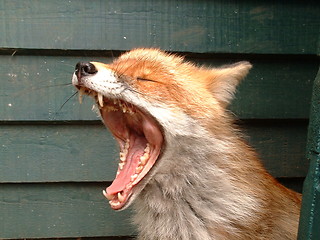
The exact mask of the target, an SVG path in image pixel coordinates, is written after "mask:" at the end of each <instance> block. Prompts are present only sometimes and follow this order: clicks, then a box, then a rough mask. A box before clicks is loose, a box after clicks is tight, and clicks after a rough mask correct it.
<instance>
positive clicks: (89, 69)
mask: <svg viewBox="0 0 320 240" xmlns="http://www.w3.org/2000/svg"><path fill="white" fill-rule="evenodd" d="M97 72H98V71H97V69H96V67H95V66H94V65H93V64H92V63H90V62H79V63H77V65H76V68H75V74H76V75H77V77H78V81H80V79H81V77H84V76H88V75H92V74H95V73H97Z"/></svg>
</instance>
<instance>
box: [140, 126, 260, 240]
mask: <svg viewBox="0 0 320 240" xmlns="http://www.w3.org/2000/svg"><path fill="white" fill-rule="evenodd" d="M166 136H167V146H166V150H165V152H164V154H163V156H162V158H161V159H160V161H161V162H160V163H159V165H158V166H157V171H156V173H155V175H154V176H153V178H152V179H151V180H150V181H149V183H148V184H147V185H146V187H145V188H144V190H143V191H142V192H141V193H140V195H139V197H138V198H137V200H136V202H135V203H136V204H135V209H136V211H137V214H136V216H135V222H136V223H137V224H138V226H139V228H140V229H139V230H140V239H159V240H160V239H161V240H162V239H166V240H171V239H172V240H173V239H175V240H176V239H183V240H184V239H185V240H189V239H194V240H198V239H199V240H200V239H201V240H207V239H208V240H209V239H215V238H213V234H214V236H215V237H216V238H217V239H224V238H226V237H227V236H228V233H230V232H233V233H234V234H235V235H236V232H237V230H236V229H237V228H238V227H239V226H238V225H237V223H238V222H239V224H240V223H241V221H243V220H245V221H246V223H247V224H248V221H249V222H250V221H255V220H256V219H252V218H251V219H250V217H249V216H250V215H251V216H252V215H254V214H252V213H253V211H255V210H254V209H255V208H256V207H257V205H258V203H257V202H256V200H255V199H254V198H252V196H246V195H245V194H243V192H242V191H240V190H239V188H237V187H236V186H235V185H234V184H233V182H234V181H235V179H234V178H233V177H232V173H231V171H232V169H227V168H225V167H224V166H225V165H226V164H228V165H229V164H231V165H232V162H233V161H234V159H231V158H232V156H230V154H229V153H230V152H234V151H235V149H237V148H234V147H233V145H234V143H232V142H230V140H229V139H228V138H227V137H225V138H224V139H221V138H220V139H217V138H215V136H214V135H213V134H210V132H209V131H207V130H206V129H204V128H203V127H201V126H199V125H194V126H192V128H188V131H184V134H179V133H177V132H175V134H174V136H173V135H171V134H170V133H167V134H166ZM228 167H229V168H230V166H228ZM251 174H252V173H251ZM249 219H250V220H249ZM219 235H220V236H219ZM233 237H235V236H233Z"/></svg>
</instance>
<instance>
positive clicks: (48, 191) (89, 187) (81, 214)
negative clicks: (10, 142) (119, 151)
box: [0, 183, 134, 239]
mask: <svg viewBox="0 0 320 240" xmlns="http://www.w3.org/2000/svg"><path fill="white" fill-rule="evenodd" d="M104 187H105V186H104V185H102V184H72V183H69V184H67V183H64V184H1V188H0V216H1V219H2V220H1V221H0V238H1V239H10V238H14V239H18V238H22V239H25V238H65V237H68V238H70V237H99V236H105V237H107V236H129V235H133V234H134V230H133V227H131V225H130V215H131V214H130V210H126V211H123V212H115V211H114V210H111V208H110V207H109V204H108V200H107V199H105V197H104V196H103V195H102V192H101V191H102V189H104Z"/></svg>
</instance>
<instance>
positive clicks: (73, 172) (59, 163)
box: [0, 122, 308, 182]
mask: <svg viewBox="0 0 320 240" xmlns="http://www.w3.org/2000/svg"><path fill="white" fill-rule="evenodd" d="M245 127H246V128H247V129H248V130H247V132H248V134H249V135H250V137H248V141H249V142H250V143H251V144H252V145H253V146H254V147H255V148H256V149H257V150H258V152H259V153H260V155H261V157H262V159H263V160H264V163H265V165H266V167H267V168H268V169H269V170H270V172H271V173H272V174H273V175H274V176H276V177H304V176H305V175H306V172H307V168H308V164H307V163H306V162H305V158H304V153H305V144H306V128H307V123H306V122H301V123H300V122H292V123H290V122H284V123H281V122H280V123H279V122H276V123H272V124H264V123H263V122H262V123H259V124H258V123H256V124H253V123H249V124H248V125H246V126H245ZM0 133H1V134H0V142H1V146H0V156H1V165H0V182H70V181H71V182H75V181H84V182H98V181H112V180H113V178H114V175H115V173H116V168H117V163H118V150H117V146H115V142H114V140H113V139H112V138H111V136H110V134H109V133H108V131H107V130H106V129H105V128H104V126H102V125H99V124H98V125H38V124H35V125H0Z"/></svg>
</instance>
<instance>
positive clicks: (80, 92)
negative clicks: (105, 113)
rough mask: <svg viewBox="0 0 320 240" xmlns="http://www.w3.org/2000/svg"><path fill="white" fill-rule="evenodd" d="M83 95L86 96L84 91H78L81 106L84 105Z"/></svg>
mask: <svg viewBox="0 0 320 240" xmlns="http://www.w3.org/2000/svg"><path fill="white" fill-rule="evenodd" d="M83 95H84V89H83V88H80V89H79V91H78V100H79V103H80V104H81V103H82V96H83Z"/></svg>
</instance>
